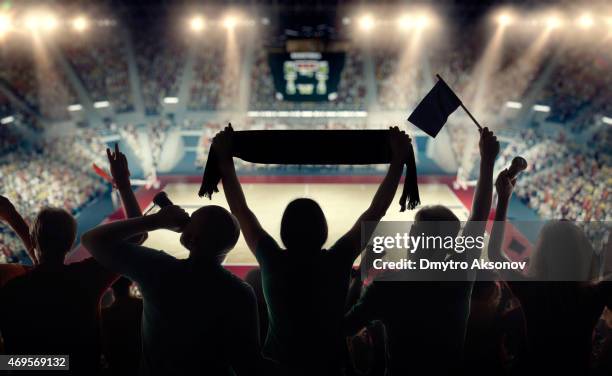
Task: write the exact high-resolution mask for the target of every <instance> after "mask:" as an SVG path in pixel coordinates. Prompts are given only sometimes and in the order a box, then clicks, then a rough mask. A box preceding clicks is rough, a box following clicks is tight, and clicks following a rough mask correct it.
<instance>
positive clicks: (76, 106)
mask: <svg viewBox="0 0 612 376" xmlns="http://www.w3.org/2000/svg"><path fill="white" fill-rule="evenodd" d="M82 109H83V106H81V105H80V104H71V105H70V106H68V111H70V112H76V111H81V110H82Z"/></svg>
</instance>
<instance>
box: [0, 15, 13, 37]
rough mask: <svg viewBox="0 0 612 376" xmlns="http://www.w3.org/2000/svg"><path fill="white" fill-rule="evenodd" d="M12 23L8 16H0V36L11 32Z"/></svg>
mask: <svg viewBox="0 0 612 376" xmlns="http://www.w3.org/2000/svg"><path fill="white" fill-rule="evenodd" d="M11 26H12V22H11V17H10V16H9V15H8V14H0V36H2V35H4V34H6V33H8V32H9V31H10V30H11Z"/></svg>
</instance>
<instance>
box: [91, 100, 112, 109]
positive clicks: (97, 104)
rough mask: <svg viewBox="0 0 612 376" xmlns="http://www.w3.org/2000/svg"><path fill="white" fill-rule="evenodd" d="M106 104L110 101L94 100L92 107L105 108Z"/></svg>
mask: <svg viewBox="0 0 612 376" xmlns="http://www.w3.org/2000/svg"><path fill="white" fill-rule="evenodd" d="M108 106H110V102H109V101H98V102H94V108H106V107H108Z"/></svg>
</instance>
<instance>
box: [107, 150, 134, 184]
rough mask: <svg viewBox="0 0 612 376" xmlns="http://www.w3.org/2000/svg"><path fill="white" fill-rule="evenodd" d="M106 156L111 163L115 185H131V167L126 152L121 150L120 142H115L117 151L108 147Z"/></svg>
mask: <svg viewBox="0 0 612 376" xmlns="http://www.w3.org/2000/svg"><path fill="white" fill-rule="evenodd" d="M106 156H107V157H108V163H109V164H110V170H111V175H112V176H113V179H114V180H115V186H116V187H121V186H128V187H129V186H130V169H129V168H128V162H127V158H126V157H125V154H123V153H122V152H121V151H119V144H117V143H115V151H114V152H111V150H110V149H109V148H106Z"/></svg>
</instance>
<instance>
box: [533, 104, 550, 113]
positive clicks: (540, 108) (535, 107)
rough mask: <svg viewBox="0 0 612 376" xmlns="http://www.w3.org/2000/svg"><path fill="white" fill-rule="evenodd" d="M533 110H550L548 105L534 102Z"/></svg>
mask: <svg viewBox="0 0 612 376" xmlns="http://www.w3.org/2000/svg"><path fill="white" fill-rule="evenodd" d="M533 110H534V111H536V112H550V106H545V105H543V104H534V105H533Z"/></svg>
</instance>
